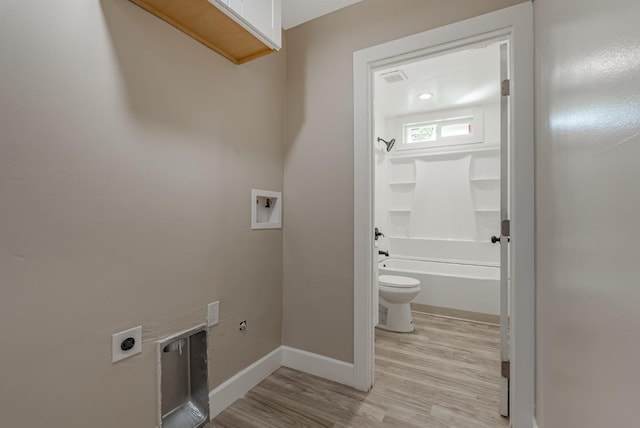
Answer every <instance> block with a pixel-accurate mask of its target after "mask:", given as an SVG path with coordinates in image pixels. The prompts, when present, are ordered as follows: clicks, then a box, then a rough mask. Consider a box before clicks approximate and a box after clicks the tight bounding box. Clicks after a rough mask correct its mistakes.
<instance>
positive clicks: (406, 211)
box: [389, 208, 411, 213]
mask: <svg viewBox="0 0 640 428" xmlns="http://www.w3.org/2000/svg"><path fill="white" fill-rule="evenodd" d="M389 212H390V213H410V212H411V209H409V208H392V209H390V210H389Z"/></svg>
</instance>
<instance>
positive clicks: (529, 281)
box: [352, 2, 535, 428]
mask: <svg viewBox="0 0 640 428" xmlns="http://www.w3.org/2000/svg"><path fill="white" fill-rule="evenodd" d="M500 38H503V39H506V40H508V41H509V61H510V64H509V66H510V71H511V100H510V101H511V102H510V107H509V109H510V117H511V122H510V130H509V131H510V135H511V147H510V148H511V151H510V153H509V156H510V159H509V160H510V163H511V171H510V182H511V189H510V200H511V201H510V202H511V204H510V209H511V220H512V221H511V248H512V259H511V266H510V267H511V274H512V277H511V278H512V292H511V295H510V303H511V346H510V348H511V349H510V354H511V385H510V386H511V392H510V394H511V397H510V402H511V425H512V426H513V427H517V428H521V427H522V428H525V427H527V428H528V427H532V426H533V421H534V408H535V407H534V405H535V384H534V382H535V378H534V366H535V348H534V344H535V317H534V316H535V242H534V239H535V233H534V232H535V229H534V222H535V206H534V200H535V199H534V195H535V180H534V177H535V176H534V171H535V170H534V166H535V164H534V154H535V150H534V136H533V132H534V116H533V115H534V109H533V94H534V92H533V81H534V76H533V71H534V68H533V8H532V5H531V3H530V2H526V3H521V4H519V5H516V6H512V7H509V8H505V9H502V10H499V11H496V12H492V13H489V14H486V15H481V16H478V17H475V18H471V19H468V20H465V21H461V22H458V23H455V24H450V25H447V26H444V27H440V28H437V29H434V30H430V31H426V32H424V33H419V34H415V35H412V36H409V37H404V38H401V39H398V40H394V41H391V42H387V43H384V44H381V45H378V46H374V47H371V48H368V49H364V50H361V51H357V52H355V53H354V62H353V66H354V68H353V72H354V364H353V382H352V384H353V385H354V386H355V387H356V388H358V389H360V390H364V391H368V390H369V389H370V388H371V386H372V384H373V366H374V328H375V326H374V325H373V314H372V310H373V309H372V299H373V292H374V278H373V266H372V264H373V260H374V259H373V254H372V253H373V251H374V243H373V230H374V224H373V213H374V206H373V202H374V199H373V198H374V167H373V137H374V136H373V100H372V95H373V73H374V72H375V71H376V70H377V69H379V68H383V67H389V66H391V65H397V64H402V63H405V62H411V61H413V60H415V59H416V58H421V57H428V56H430V55H436V54H438V53H442V52H445V51H447V52H449V51H455V50H459V49H465V48H467V47H468V46H472V45H474V44H477V43H481V42H483V41H487V40H495V39H500Z"/></svg>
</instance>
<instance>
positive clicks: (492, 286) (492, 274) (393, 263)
mask: <svg viewBox="0 0 640 428" xmlns="http://www.w3.org/2000/svg"><path fill="white" fill-rule="evenodd" d="M378 271H379V274H380V275H400V276H408V277H411V278H416V279H418V280H419V281H420V284H421V288H422V289H421V291H420V293H419V294H418V296H417V297H416V298H415V299H414V300H413V302H412V303H417V304H418V305H427V306H430V307H432V309H433V307H436V308H438V309H449V310H451V309H453V310H455V311H464V312H474V313H477V314H486V315H492V316H497V315H499V314H500V268H499V267H497V266H480V265H470V264H460V263H446V262H434V261H424V260H410V259H401V258H393V257H391V258H387V259H384V260H381V261H380V262H379V263H378ZM445 312H446V311H443V313H445Z"/></svg>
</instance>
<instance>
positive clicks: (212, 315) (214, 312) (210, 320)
mask: <svg viewBox="0 0 640 428" xmlns="http://www.w3.org/2000/svg"><path fill="white" fill-rule="evenodd" d="M219 317H220V301H217V302H213V303H209V306H208V307H207V326H208V327H211V326H214V325H216V324H218V318H219Z"/></svg>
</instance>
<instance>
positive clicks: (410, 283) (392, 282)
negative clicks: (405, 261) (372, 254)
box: [378, 275, 420, 288]
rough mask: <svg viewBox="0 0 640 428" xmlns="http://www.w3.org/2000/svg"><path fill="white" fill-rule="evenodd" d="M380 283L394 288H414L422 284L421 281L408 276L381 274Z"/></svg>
mask: <svg viewBox="0 0 640 428" xmlns="http://www.w3.org/2000/svg"><path fill="white" fill-rule="evenodd" d="M378 284H379V285H382V286H385V287H392V288H412V287H417V286H418V285H420V281H418V280H417V279H415V278H409V277H407V276H396V275H380V276H379V277H378Z"/></svg>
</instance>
